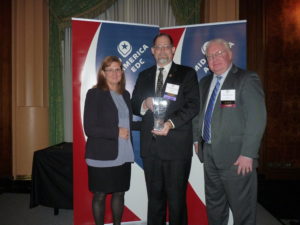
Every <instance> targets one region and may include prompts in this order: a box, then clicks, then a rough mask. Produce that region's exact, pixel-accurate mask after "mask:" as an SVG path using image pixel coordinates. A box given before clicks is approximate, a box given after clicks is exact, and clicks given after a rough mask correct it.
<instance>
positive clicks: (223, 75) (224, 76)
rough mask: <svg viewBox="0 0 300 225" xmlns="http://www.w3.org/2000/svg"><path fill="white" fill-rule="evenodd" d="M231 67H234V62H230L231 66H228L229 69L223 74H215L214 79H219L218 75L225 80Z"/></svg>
mask: <svg viewBox="0 0 300 225" xmlns="http://www.w3.org/2000/svg"><path fill="white" fill-rule="evenodd" d="M231 68H232V63H231V64H230V66H229V67H228V69H227V70H226V71H225V72H224V73H222V74H221V75H216V74H214V79H217V76H220V77H222V78H223V79H222V80H223V81H224V80H225V79H226V77H227V74H228V72H229V71H230V70H231Z"/></svg>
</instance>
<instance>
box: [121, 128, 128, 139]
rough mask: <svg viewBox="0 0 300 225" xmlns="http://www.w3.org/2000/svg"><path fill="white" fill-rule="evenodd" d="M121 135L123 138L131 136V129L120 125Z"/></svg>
mask: <svg viewBox="0 0 300 225" xmlns="http://www.w3.org/2000/svg"><path fill="white" fill-rule="evenodd" d="M119 137H120V138H123V139H128V138H129V130H128V129H127V128H124V127H119Z"/></svg>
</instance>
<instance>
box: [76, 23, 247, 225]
mask: <svg viewBox="0 0 300 225" xmlns="http://www.w3.org/2000/svg"><path fill="white" fill-rule="evenodd" d="M160 31H161V32H165V33H168V34H170V35H171V36H172V38H173V39H174V45H175V47H176V52H175V56H174V61H175V62H176V63H178V64H183V65H187V66H191V67H193V68H194V69H195V70H196V71H197V74H198V79H199V80H200V79H201V78H202V77H203V76H205V75H206V74H208V72H209V70H208V67H207V64H206V59H205V56H204V52H203V48H204V46H205V44H206V42H207V41H208V40H210V39H213V38H224V39H225V40H227V41H229V42H230V44H231V45H232V50H233V53H234V63H235V64H236V65H238V66H240V67H242V68H245V67H246V51H245V49H246V23H245V21H239V22H228V23H215V24H202V25H195V26H182V27H172V28H161V29H159V27H158V26H154V25H153V26H150V25H142V24H130V23H120V22H109V21H99V20H85V19H73V20H72V68H73V138H74V141H73V143H74V144H73V146H74V147H73V167H74V178H73V179H74V224H75V225H86V224H94V220H93V216H92V203H91V201H92V194H91V193H90V192H89V190H88V182H87V181H88V180H87V166H86V163H85V159H84V152H85V141H86V137H85V134H84V131H83V107H84V102H85V95H86V93H87V91H88V89H90V88H92V87H93V86H94V85H95V84H96V74H97V70H98V68H99V66H100V63H101V62H102V60H103V59H104V57H106V56H108V55H116V56H118V57H119V58H120V59H121V60H122V63H123V67H124V70H125V75H126V89H127V90H128V91H129V92H132V90H133V88H134V84H135V81H136V79H137V76H138V74H139V73H140V72H141V71H142V70H144V69H146V68H148V67H150V66H152V65H154V64H155V60H154V58H153V56H152V54H151V46H152V40H153V38H154V36H155V35H157V34H158V33H159V32H160ZM134 120H139V118H138V117H135V118H134ZM133 146H134V154H135V163H134V164H132V175H131V185H130V189H129V191H128V192H126V193H125V210H124V214H123V223H124V224H146V220H147V201H148V200H147V191H146V185H145V178H144V173H143V165H142V161H141V158H140V150H139V147H140V146H139V132H137V131H134V132H133ZM187 203H188V219H189V225H206V224H207V216H206V210H205V197H204V177H203V166H202V164H201V163H200V161H199V160H198V158H197V157H196V156H194V157H193V161H192V168H191V174H190V179H189V185H188V190H187ZM105 223H107V224H112V214H111V210H110V197H108V198H107V202H106V215H105ZM229 224H233V223H232V217H231V218H230V221H229Z"/></svg>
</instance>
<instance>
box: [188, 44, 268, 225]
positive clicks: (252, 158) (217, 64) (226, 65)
mask: <svg viewBox="0 0 300 225" xmlns="http://www.w3.org/2000/svg"><path fill="white" fill-rule="evenodd" d="M206 46H207V47H206V59H207V62H208V66H209V68H210V70H211V71H212V74H211V75H208V76H205V77H204V78H203V79H201V81H200V84H199V90H200V109H201V110H200V113H199V115H198V116H197V117H195V119H194V120H193V129H194V141H195V150H196V152H197V153H198V155H199V158H200V160H201V161H203V162H204V178H205V197H206V198H205V199H206V209H207V215H208V221H209V224H210V225H227V224H228V216H229V208H230V209H231V211H232V213H233V219H234V224H235V225H255V224H256V198H257V174H256V167H257V164H258V163H257V158H258V150H259V147H260V142H261V139H262V136H263V133H264V130H265V126H266V107H265V100H264V92H263V89H262V86H261V82H260V79H259V77H258V75H257V74H256V73H253V72H250V71H245V70H242V69H240V68H238V67H236V66H235V65H233V64H232V57H233V55H232V51H231V49H230V47H229V44H228V42H226V41H225V40H223V39H214V40H211V41H209V42H208V44H207V45H206Z"/></svg>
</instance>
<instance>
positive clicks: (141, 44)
mask: <svg viewBox="0 0 300 225" xmlns="http://www.w3.org/2000/svg"><path fill="white" fill-rule="evenodd" d="M158 33H159V28H158V27H154V26H142V25H134V24H119V23H106V22H102V23H101V29H100V32H99V37H98V43H97V53H96V54H97V55H96V65H95V66H96V70H97V71H98V68H99V67H100V64H101V62H102V61H103V59H104V58H105V57H106V56H109V55H115V56H118V57H119V58H120V59H121V61H122V63H123V69H124V71H125V76H126V89H127V90H128V91H129V92H130V93H132V91H133V88H134V85H135V82H136V79H137V77H138V74H139V73H140V72H141V71H143V70H145V69H146V68H148V67H150V66H152V65H153V64H155V61H154V58H153V56H152V53H151V47H152V40H153V38H154V37H155V36H156V35H157V34H158ZM134 120H140V118H139V117H136V116H135V117H134ZM133 147H134V156H135V162H136V163H137V164H138V165H139V166H141V167H142V168H143V166H142V160H141V157H140V134H139V131H134V132H133Z"/></svg>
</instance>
